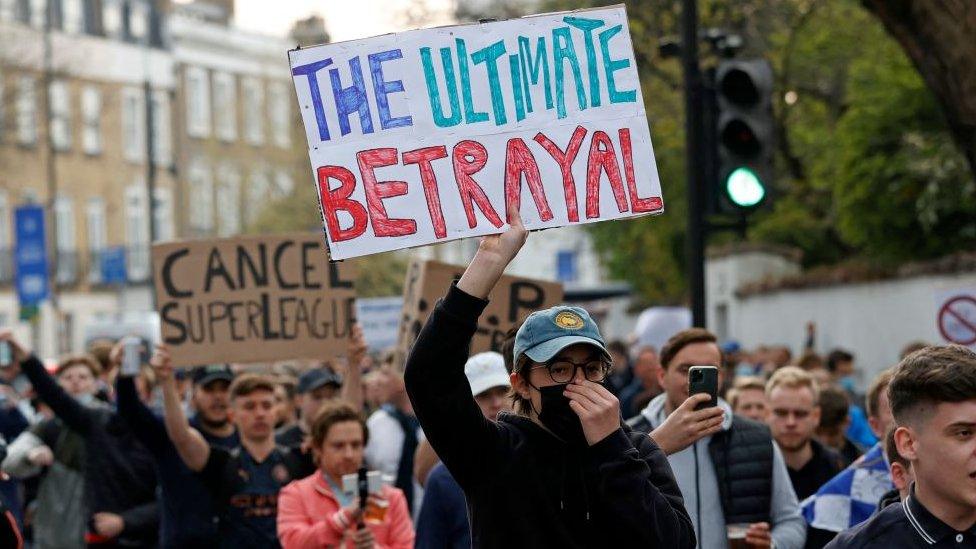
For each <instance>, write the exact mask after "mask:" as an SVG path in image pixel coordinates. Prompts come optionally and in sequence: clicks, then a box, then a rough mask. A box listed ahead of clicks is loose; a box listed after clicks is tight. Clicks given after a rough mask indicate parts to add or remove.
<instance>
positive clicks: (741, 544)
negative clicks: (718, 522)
mask: <svg viewBox="0 0 976 549" xmlns="http://www.w3.org/2000/svg"><path fill="white" fill-rule="evenodd" d="M748 530H749V525H748V524H727V525H726V526H725V532H726V534H727V538H728V540H729V549H749V543H748V542H746V531H748Z"/></svg>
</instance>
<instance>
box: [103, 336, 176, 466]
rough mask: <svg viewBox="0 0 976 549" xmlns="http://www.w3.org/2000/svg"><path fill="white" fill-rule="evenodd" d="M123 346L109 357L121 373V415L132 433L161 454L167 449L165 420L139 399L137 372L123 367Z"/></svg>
mask: <svg viewBox="0 0 976 549" xmlns="http://www.w3.org/2000/svg"><path fill="white" fill-rule="evenodd" d="M121 357H122V344H121V343H119V344H118V345H116V346H115V348H113V349H112V353H111V354H110V356H109V360H111V362H112V364H113V365H114V367H115V368H116V369H118V371H119V375H118V376H117V377H116V378H115V394H116V397H117V398H118V401H117V406H118V411H119V415H120V416H122V419H124V420H125V422H126V423H128V424H129V427H130V428H131V429H132V433H133V434H134V435H135V436H136V438H138V439H139V442H141V443H142V444H143V445H144V446H145V447H146V448H148V449H149V450H150V451H151V452H152V453H154V454H157V455H158V454H160V453H162V452H163V450H164V449H165V447H166V439H167V435H166V426H165V425H164V424H163V420H162V419H161V418H160V417H159V416H157V415H156V414H154V413H153V412H152V410H150V409H149V407H148V406H146V405H145V404H144V403H143V402H142V400H140V399H139V392H138V391H137V390H136V383H135V377H136V376H135V372H126V371H125V370H124V369H123V368H122V367H121V366H122V360H121Z"/></svg>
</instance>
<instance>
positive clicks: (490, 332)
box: [397, 259, 563, 358]
mask: <svg viewBox="0 0 976 549" xmlns="http://www.w3.org/2000/svg"><path fill="white" fill-rule="evenodd" d="M463 273H464V267H461V266H457V265H449V264H447V263H441V262H439V261H423V260H419V259H418V260H414V261H413V262H411V264H410V267H409V268H408V269H407V278H406V281H405V282H404V285H403V315H402V316H401V318H400V337H399V343H398V345H397V348H398V350H399V351H400V352H401V353H402V354H403V358H406V355H407V353H408V352H409V351H410V347H412V346H413V342H414V341H415V340H416V339H417V336H418V335H420V330H421V328H423V326H424V323H425V322H426V321H427V317H428V316H430V312H431V310H432V309H433V307H434V303H435V302H437V300H438V299H440V298H442V297H444V294H445V293H446V292H447V289H448V288H449V287H450V286H451V282H453V281H454V280H456V279H459V278H461V275H462V274H463ZM562 300H563V286H562V284H560V283H558V282H548V281H544V280H535V279H531V278H522V277H517V276H510V275H504V276H502V278H501V280H499V281H498V284H496V285H495V288H494V289H493V290H492V291H491V294H489V295H488V307H487V308H486V309H485V311H484V312H483V313H482V314H481V317H480V318H479V319H478V330H477V331H476V332H475V334H474V338H472V340H471V353H472V354H474V353H480V352H482V351H497V352H501V350H502V343H503V342H504V341H505V334H506V333H507V332H508V330H510V329H511V328H513V327H515V326H518V325H519V324H520V323H521V322H522V321H523V320H525V318H526V317H527V316H529V314H531V313H532V312H533V311H537V310H539V309H546V308H549V307H553V306H555V305H559V304H560V303H561V302H562Z"/></svg>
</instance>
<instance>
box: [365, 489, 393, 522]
mask: <svg viewBox="0 0 976 549" xmlns="http://www.w3.org/2000/svg"><path fill="white" fill-rule="evenodd" d="M389 507H390V502H389V501H387V500H385V499H383V498H381V497H379V496H377V495H373V496H371V497H370V498H369V499H368V500H367V501H366V510H365V511H364V512H363V521H365V522H367V523H369V524H380V523H382V522H383V521H384V520H386V510H387V509H389Z"/></svg>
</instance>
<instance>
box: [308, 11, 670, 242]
mask: <svg viewBox="0 0 976 549" xmlns="http://www.w3.org/2000/svg"><path fill="white" fill-rule="evenodd" d="M289 61H290V64H291V69H292V76H293V79H294V84H295V89H296V92H297V94H298V102H299V105H300V106H301V109H300V110H301V113H302V118H303V122H304V125H305V130H306V136H307V138H308V148H309V157H310V159H311V167H312V174H313V179H314V181H315V183H316V185H317V190H318V193H319V206H320V208H321V212H322V218H323V223H324V225H325V229H326V240H327V243H328V247H329V251H330V255H331V257H332V259H344V258H349V257H355V256H360V255H367V254H372V253H377V252H383V251H388V250H395V249H401V248H407V247H412V246H421V245H426V244H431V243H435V242H444V241H447V240H453V239H458V238H464V237H470V236H479V235H485V234H492V233H499V232H502V231H503V230H504V229H505V228H507V223H506V209H507V206H508V205H513V206H516V207H518V208H519V209H520V211H521V214H522V219H523V222H524V224H525V226H526V228H528V229H530V230H536V229H543V228H551V227H561V226H565V225H573V224H579V223H591V222H596V221H604V220H608V219H618V218H623V217H631V216H636V215H645V214H658V213H661V212H663V211H664V203H663V201H662V198H661V189H660V183H659V181H658V174H657V167H656V166H655V163H654V151H653V149H652V146H651V137H650V131H649V129H648V126H647V116H646V114H645V112H644V102H643V99H642V97H641V90H640V81H639V78H638V75H637V66H636V62H635V61H634V53H633V47H632V45H631V41H630V33H629V32H628V27H627V14H626V11H625V9H624V7H623V6H617V7H612V8H603V9H592V10H581V11H575V12H565V13H559V14H546V15H537V16H531V17H524V18H521V19H513V20H509V21H500V22H490V23H478V24H472V25H461V26H452V27H440V28H434V29H422V30H415V31H409V32H403V33H397V34H389V35H384V36H377V37H374V38H367V39H362V40H353V41H349V42H341V43H337V44H327V45H323V46H316V47H313V48H306V49H298V50H293V51H291V52H289ZM526 191H527V192H526Z"/></svg>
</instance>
